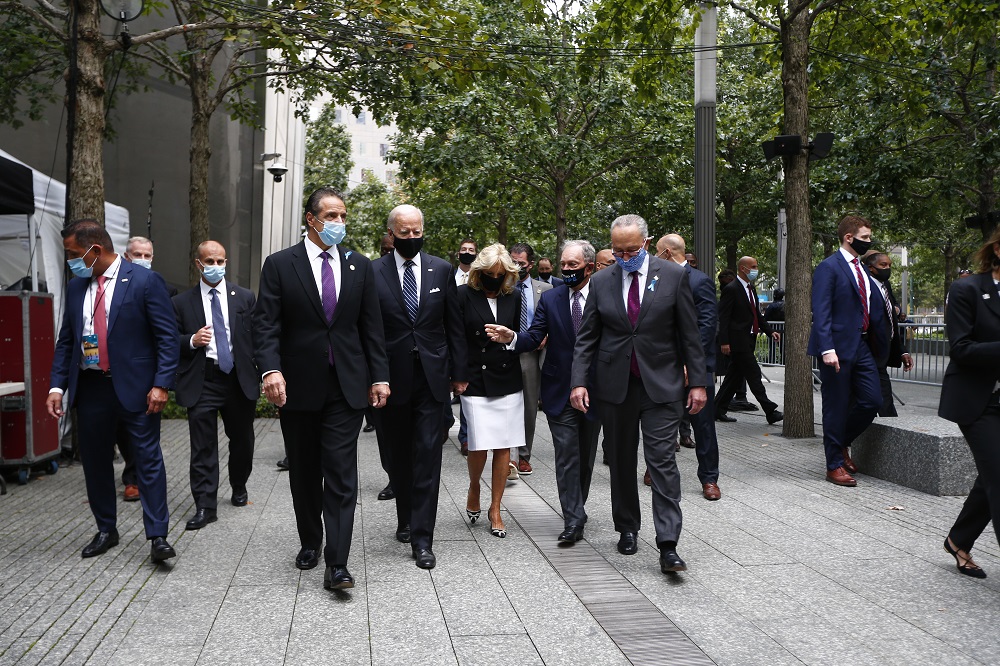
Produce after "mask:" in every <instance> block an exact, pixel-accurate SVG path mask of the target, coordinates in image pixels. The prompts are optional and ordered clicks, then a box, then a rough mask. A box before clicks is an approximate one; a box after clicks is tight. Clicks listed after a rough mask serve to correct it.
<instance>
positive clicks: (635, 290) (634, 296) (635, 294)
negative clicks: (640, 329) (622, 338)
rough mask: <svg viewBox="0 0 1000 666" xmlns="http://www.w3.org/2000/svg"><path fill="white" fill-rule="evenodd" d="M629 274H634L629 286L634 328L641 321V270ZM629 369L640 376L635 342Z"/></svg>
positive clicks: (629, 304) (629, 308)
mask: <svg viewBox="0 0 1000 666" xmlns="http://www.w3.org/2000/svg"><path fill="white" fill-rule="evenodd" d="M629 275H631V276H632V284H631V285H629V288H628V320H629V321H630V322H632V328H635V325H636V324H637V323H638V322H639V271H632V272H631V273H629ZM629 370H631V371H632V374H633V375H635V376H636V377H638V376H639V358H638V352H637V351H636V349H635V343H634V342H633V343H632V363H631V364H630V366H629Z"/></svg>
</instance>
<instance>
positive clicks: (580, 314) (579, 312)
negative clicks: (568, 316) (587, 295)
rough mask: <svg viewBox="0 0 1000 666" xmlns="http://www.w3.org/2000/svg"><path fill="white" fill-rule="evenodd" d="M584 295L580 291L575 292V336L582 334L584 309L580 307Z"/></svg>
mask: <svg viewBox="0 0 1000 666" xmlns="http://www.w3.org/2000/svg"><path fill="white" fill-rule="evenodd" d="M581 296H582V294H580V292H578V291H574V292H573V310H572V313H573V334H574V335H576V334H577V333H579V332H580V322H582V321H583V309H582V308H581V307H580V298H581Z"/></svg>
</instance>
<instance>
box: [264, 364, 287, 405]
mask: <svg viewBox="0 0 1000 666" xmlns="http://www.w3.org/2000/svg"><path fill="white" fill-rule="evenodd" d="M264 397H266V398H267V401H268V402H269V403H271V404H272V405H274V406H276V407H284V406H285V400H286V399H287V398H286V396H285V378H284V376H283V375H282V374H281V373H280V372H272V373H269V374H268V375H267V376H266V377H264Z"/></svg>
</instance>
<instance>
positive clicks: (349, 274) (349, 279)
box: [330, 245, 358, 326]
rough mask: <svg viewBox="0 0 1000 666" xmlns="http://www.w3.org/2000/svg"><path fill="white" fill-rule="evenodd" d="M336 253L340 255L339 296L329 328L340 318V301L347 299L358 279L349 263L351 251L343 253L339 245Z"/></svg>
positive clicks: (352, 265)
mask: <svg viewBox="0 0 1000 666" xmlns="http://www.w3.org/2000/svg"><path fill="white" fill-rule="evenodd" d="M337 252H339V253H340V277H339V278H338V279H339V280H340V296H339V297H337V309H336V310H334V311H333V320H332V321H331V322H330V326H333V325H334V324H335V323H337V317H338V316H340V312H341V309H340V301H341V300H342V299H344V298H347V297H348V296H349V294H350V293H351V288H352V287H353V286H354V282H355V281H356V280H357V279H358V276H357V271H356V270H355V266H354V264H353V263H351V255H352V254H354V252H353V251H351V250H348V251H346V252H345V251H344V249H343V248H341V247H340V246H339V245H338V246H337Z"/></svg>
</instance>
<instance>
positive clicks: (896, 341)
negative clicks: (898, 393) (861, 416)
mask: <svg viewBox="0 0 1000 666" xmlns="http://www.w3.org/2000/svg"><path fill="white" fill-rule="evenodd" d="M862 261H864V263H865V266H866V267H867V268H868V272H869V273H871V274H872V277H873V278H875V285H876V286H877V287H878V288H879V291H881V292H882V300H883V301H884V302H885V303H886V309H885V314H886V318H887V319H888V320H889V336H890V340H889V344H888V345H886V346H885V349H879V350H878V351H879V354H878V356H876V358H875V365H876V366H877V367H878V379H879V385H880V386H881V388H882V406H881V407H879V409H878V415H879V416H899V413H898V412H897V411H896V404H895V403H894V402H893V399H892V381H891V380H890V379H889V371H888V368H890V367H892V368H903V372H909V371H910V368H912V367H913V358H912V357H911V356H910V352H909V351H908V350H907V348H906V336H905V335H904V332H903V329H902V328H901V327H900V325H899V324H900V322H901V321H903V320H904V319H906V315H904V314H903V313H902V311H901V310H900V309H899V303H897V302H896V297H895V296H893V294H892V286H891V285H890V284H889V278H890V276H891V275H892V257H890V256H889V255H888V254H885V253H884V252H875V251H870V252H869V253H868V254H866V255H865V256H864V259H862Z"/></svg>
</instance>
